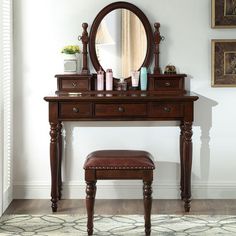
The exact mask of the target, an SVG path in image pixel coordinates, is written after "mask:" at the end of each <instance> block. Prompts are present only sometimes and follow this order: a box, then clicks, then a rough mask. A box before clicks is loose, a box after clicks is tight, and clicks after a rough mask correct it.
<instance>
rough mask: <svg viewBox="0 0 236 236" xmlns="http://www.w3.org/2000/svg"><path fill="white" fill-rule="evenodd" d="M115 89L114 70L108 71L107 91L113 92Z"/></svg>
mask: <svg viewBox="0 0 236 236" xmlns="http://www.w3.org/2000/svg"><path fill="white" fill-rule="evenodd" d="M112 89H113V72H112V69H107V71H106V90H107V91H112Z"/></svg>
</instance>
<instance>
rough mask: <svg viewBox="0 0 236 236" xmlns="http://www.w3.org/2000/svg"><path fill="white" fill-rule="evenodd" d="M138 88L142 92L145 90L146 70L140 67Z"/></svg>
mask: <svg viewBox="0 0 236 236" xmlns="http://www.w3.org/2000/svg"><path fill="white" fill-rule="evenodd" d="M140 87H141V90H142V91H146V90H147V68H146V67H141V71H140Z"/></svg>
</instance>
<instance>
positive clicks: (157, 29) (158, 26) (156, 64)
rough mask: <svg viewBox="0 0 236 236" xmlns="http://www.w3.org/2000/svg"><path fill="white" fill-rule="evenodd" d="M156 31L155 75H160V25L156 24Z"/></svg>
mask: <svg viewBox="0 0 236 236" xmlns="http://www.w3.org/2000/svg"><path fill="white" fill-rule="evenodd" d="M154 27H155V31H154V71H153V73H154V74H160V73H161V68H160V66H159V54H160V49H159V45H160V42H161V39H162V37H161V35H160V31H159V29H160V23H155V24H154Z"/></svg>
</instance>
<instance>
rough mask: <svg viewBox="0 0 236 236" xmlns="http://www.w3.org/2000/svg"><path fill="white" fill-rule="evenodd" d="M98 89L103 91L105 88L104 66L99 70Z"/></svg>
mask: <svg viewBox="0 0 236 236" xmlns="http://www.w3.org/2000/svg"><path fill="white" fill-rule="evenodd" d="M97 90H98V91H103V90H104V72H103V70H102V68H100V69H99V71H98V72H97Z"/></svg>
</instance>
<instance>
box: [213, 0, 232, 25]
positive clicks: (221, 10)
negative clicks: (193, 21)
mask: <svg viewBox="0 0 236 236" xmlns="http://www.w3.org/2000/svg"><path fill="white" fill-rule="evenodd" d="M211 5H212V10H211V14H212V17H211V27H212V28H236V0H211Z"/></svg>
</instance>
